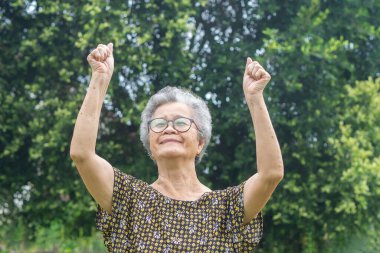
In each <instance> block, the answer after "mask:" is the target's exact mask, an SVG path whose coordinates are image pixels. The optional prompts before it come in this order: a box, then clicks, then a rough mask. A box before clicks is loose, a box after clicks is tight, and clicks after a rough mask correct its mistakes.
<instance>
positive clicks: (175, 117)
mask: <svg viewBox="0 0 380 253" xmlns="http://www.w3.org/2000/svg"><path fill="white" fill-rule="evenodd" d="M182 117H185V118H188V116H183V115H179V114H176V115H174V117H173V118H174V119H177V118H182ZM157 118H163V119H168V116H162V117H156V119H157Z"/></svg>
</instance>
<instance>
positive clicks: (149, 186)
mask: <svg viewBox="0 0 380 253" xmlns="http://www.w3.org/2000/svg"><path fill="white" fill-rule="evenodd" d="M144 184H145V185H146V186H147V188H149V189H150V191H153V192H154V193H156V195H158V196H160V197H161V198H164V199H166V200H170V201H172V202H178V203H197V202H199V201H201V200H202V199H203V198H204V197H206V196H207V195H208V194H211V193H213V192H214V191H208V192H204V193H203V194H202V195H201V196H200V197H199V198H198V199H196V200H182V199H175V198H171V197H169V196H166V195H164V194H163V193H161V192H159V191H158V190H156V189H154V188H153V187H152V186H151V185H150V184H148V183H147V182H144Z"/></svg>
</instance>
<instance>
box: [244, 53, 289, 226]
mask: <svg viewBox="0 0 380 253" xmlns="http://www.w3.org/2000/svg"><path fill="white" fill-rule="evenodd" d="M270 79H271V76H270V75H269V74H268V73H267V72H266V71H265V70H264V68H263V67H262V66H261V65H260V64H259V63H258V62H256V61H255V62H254V61H252V59H251V58H248V59H247V63H246V67H245V72H244V76H243V90H244V96H245V99H246V101H247V105H248V108H249V111H250V113H251V117H252V121H253V127H254V131H255V136H256V157H257V158H256V159H257V173H256V174H254V175H253V176H252V177H250V178H249V179H248V180H247V181H246V183H245V185H244V223H245V224H247V223H249V222H250V221H251V220H252V219H253V218H255V217H256V216H257V214H258V213H259V212H260V211H261V209H263V208H264V206H265V205H266V203H267V202H268V200H269V199H270V197H271V195H272V193H273V191H274V190H275V189H276V187H277V185H278V184H279V182H280V181H281V180H282V178H283V176H284V165H283V161H282V155H281V150H280V145H279V143H278V141H277V137H276V133H275V131H274V129H273V126H272V122H271V120H270V117H269V113H268V110H267V107H266V105H265V100H264V96H263V91H264V88H265V86H266V85H267V83H268V82H269V81H270Z"/></svg>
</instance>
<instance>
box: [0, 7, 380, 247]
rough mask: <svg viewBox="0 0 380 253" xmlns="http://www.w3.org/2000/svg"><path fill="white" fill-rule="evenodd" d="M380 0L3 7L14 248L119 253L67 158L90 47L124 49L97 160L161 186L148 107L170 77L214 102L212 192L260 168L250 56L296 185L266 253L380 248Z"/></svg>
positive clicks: (2, 85)
mask: <svg viewBox="0 0 380 253" xmlns="http://www.w3.org/2000/svg"><path fill="white" fill-rule="evenodd" d="M379 24H380V1H378V0H362V1H359V0H346V1H341V0H331V1H327V0H324V1H322V0H299V1H295V0H290V1H282V0H261V1H257V0H252V1H251V0H237V1H218V0H213V1H205V0H154V1H153V0H152V1H150V0H145V1H140V0H138V1H137V0H123V1H111V0H107V1H104V0H93V1H88V0H75V1H74V0H69V1H58V0H38V1H36V0H34V1H33V0H11V1H4V0H2V1H0V104H1V110H0V252H2V253H4V252H106V248H105V247H104V246H103V241H102V235H101V234H100V233H99V232H97V231H96V230H95V211H96V204H95V202H94V200H93V199H92V197H91V196H90V194H89V193H87V191H86V189H85V186H84V184H83V183H82V181H81V178H80V176H79V174H78V172H77V171H76V169H75V167H74V164H73V162H72V161H71V160H70V157H69V146H70V141H71V137H72V132H73V128H74V124H75V119H76V116H77V113H78V111H79V108H80V106H81V104H82V101H83V99H84V96H85V94H86V90H87V87H88V84H89V77H90V74H91V73H90V68H89V65H88V64H87V61H86V56H87V55H88V53H89V52H90V50H91V49H93V48H95V47H96V46H97V45H98V44H99V43H104V44H106V43H108V42H113V43H114V56H115V66H116V68H115V72H114V75H113V79H112V82H111V84H110V86H109V89H108V93H107V96H106V100H105V103H104V106H103V109H102V115H101V119H100V121H101V123H100V126H99V133H98V141H97V153H98V154H99V155H100V156H102V157H104V158H105V159H106V160H108V161H109V162H110V163H111V164H112V165H113V166H115V167H117V168H119V169H121V170H123V171H125V172H127V173H129V174H131V175H133V176H135V177H138V178H140V179H142V180H145V181H147V182H149V183H151V182H153V181H154V179H155V177H156V176H157V173H156V167H155V165H154V164H153V162H152V161H151V160H150V159H149V158H148V156H147V155H146V152H145V151H144V149H143V147H142V144H141V143H140V141H139V134H138V128H139V124H140V113H141V111H142V109H143V108H144V106H145V104H146V102H147V99H148V98H149V97H150V96H151V95H152V94H154V93H155V92H156V91H158V90H159V89H161V88H162V87H164V86H166V85H173V86H181V87H185V88H189V89H191V90H193V91H194V92H195V93H196V94H198V95H200V96H201V97H203V98H204V99H205V100H206V101H207V102H208V105H209V107H210V110H211V113H212V117H213V128H214V129H213V137H212V140H211V144H210V147H209V149H208V153H207V155H206V156H205V157H204V159H203V161H202V163H201V164H199V165H198V166H197V170H198V174H199V177H200V179H201V181H202V182H203V183H205V184H206V185H208V186H209V187H210V188H212V189H223V188H225V187H227V186H231V185H237V184H239V183H240V182H242V181H244V180H246V179H247V178H248V177H249V176H251V175H252V174H253V173H255V171H256V150H255V136H254V133H253V128H252V121H251V118H250V114H249V111H248V108H247V106H246V104H245V101H244V96H243V90H242V75H243V70H244V67H245V61H246V57H248V56H250V57H252V58H253V59H255V60H258V61H259V62H260V63H262V65H263V66H264V67H265V68H266V69H267V70H268V72H269V73H271V75H272V80H271V82H270V83H269V84H268V86H267V88H266V90H265V100H266V103H267V107H268V110H269V112H270V115H271V119H272V122H273V125H274V128H275V131H276V133H277V137H278V140H279V142H280V145H281V150H282V153H283V159H284V163H285V171H286V172H285V178H284V179H283V181H282V182H281V184H280V185H279V187H278V188H277V190H276V191H275V193H274V195H273V197H272V198H271V200H270V202H269V203H268V205H267V206H266V207H265V209H264V210H263V214H264V217H265V220H264V236H263V239H262V241H261V243H260V245H259V246H258V248H257V249H256V251H255V252H259V253H269V252H270V253H285V252H290V253H293V252H294V253H316V252H328V253H329V252H348V253H351V252H366V253H367V252H369V253H371V252H380V246H379V245H380V239H379V238H380V146H379V142H380V70H379V66H380V28H379Z"/></svg>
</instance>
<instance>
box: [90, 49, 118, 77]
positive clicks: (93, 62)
mask: <svg viewBox="0 0 380 253" xmlns="http://www.w3.org/2000/svg"><path fill="white" fill-rule="evenodd" d="M87 61H88V63H89V64H90V66H91V70H92V73H93V74H101V75H105V76H106V77H108V78H109V79H111V76H112V73H113V69H114V58H113V44H112V43H109V44H108V45H107V46H106V45H104V44H99V45H98V47H97V48H95V49H94V50H92V51H91V53H90V54H89V55H88V56H87Z"/></svg>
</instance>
